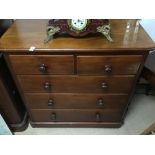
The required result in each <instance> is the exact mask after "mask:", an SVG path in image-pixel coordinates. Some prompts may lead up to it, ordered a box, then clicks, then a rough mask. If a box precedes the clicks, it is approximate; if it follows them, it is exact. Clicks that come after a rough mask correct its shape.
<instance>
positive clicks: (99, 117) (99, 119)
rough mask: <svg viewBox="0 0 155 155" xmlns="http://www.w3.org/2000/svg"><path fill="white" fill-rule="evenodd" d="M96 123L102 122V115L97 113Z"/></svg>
mask: <svg viewBox="0 0 155 155" xmlns="http://www.w3.org/2000/svg"><path fill="white" fill-rule="evenodd" d="M96 121H97V122H99V121H101V115H100V113H96Z"/></svg>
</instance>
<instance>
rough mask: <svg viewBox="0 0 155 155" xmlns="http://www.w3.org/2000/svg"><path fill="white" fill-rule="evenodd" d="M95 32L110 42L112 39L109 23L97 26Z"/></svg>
mask: <svg viewBox="0 0 155 155" xmlns="http://www.w3.org/2000/svg"><path fill="white" fill-rule="evenodd" d="M97 32H99V33H102V34H103V35H104V36H105V37H106V38H107V39H108V40H109V41H110V42H112V41H113V40H112V38H111V36H110V25H103V26H98V27H97Z"/></svg>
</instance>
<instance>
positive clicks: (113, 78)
mask: <svg viewBox="0 0 155 155" xmlns="http://www.w3.org/2000/svg"><path fill="white" fill-rule="evenodd" d="M135 22H136V21H135ZM46 23H47V21H46V20H17V21H16V22H15V24H14V25H13V26H12V29H10V30H9V31H8V32H7V33H6V34H5V35H4V37H3V38H2V45H1V46H2V47H3V48H2V51H3V52H4V54H5V58H6V61H7V63H8V66H9V68H10V71H11V72H12V76H13V77H14V79H15V81H16V84H17V87H18V89H19V90H20V93H21V95H22V97H23V100H24V103H25V105H26V108H27V111H28V113H29V116H30V122H31V125H32V126H33V127H120V126H121V125H122V123H123V120H124V117H125V114H126V111H127V108H128V105H129V103H130V101H131V99H132V96H133V93H134V88H135V85H136V82H137V80H138V77H139V75H140V73H141V70H142V68H143V65H144V62H145V59H146V56H147V54H148V52H149V50H151V49H152V45H153V43H152V41H151V40H150V39H149V37H148V36H147V34H146V33H145V32H144V31H143V30H142V28H141V27H140V28H139V33H138V35H137V40H135V34H134V33H133V31H134V26H133V27H132V29H131V30H130V31H131V35H130V38H128V40H125V30H126V26H127V24H128V20H111V27H112V34H113V35H112V37H113V40H114V42H113V43H109V42H108V41H107V40H106V39H104V38H102V36H96V37H88V38H82V39H75V38H70V37H69V38H64V37H60V38H56V39H54V40H53V41H51V42H50V43H48V44H44V43H43V39H44V37H45V35H44V30H45V27H46ZM132 24H133V21H132ZM17 27H18V33H17V32H14V31H13V30H14V29H16V28H17ZM130 31H128V32H130ZM29 32H31V33H29ZM9 34H10V35H12V37H10V36H9ZM131 37H134V41H132V40H131V39H132V38H131ZM142 38H143V39H142ZM13 41H14V44H13V43H11V42H13ZM144 42H145V43H144ZM31 46H35V47H36V49H35V50H34V51H33V52H31V51H29V47H31Z"/></svg>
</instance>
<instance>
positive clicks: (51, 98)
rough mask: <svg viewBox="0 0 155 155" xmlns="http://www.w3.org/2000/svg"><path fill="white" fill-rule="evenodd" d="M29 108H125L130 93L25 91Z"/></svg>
mask: <svg viewBox="0 0 155 155" xmlns="http://www.w3.org/2000/svg"><path fill="white" fill-rule="evenodd" d="M25 98H26V103H27V106H28V107H29V109H96V108H101V109H124V108H125V106H126V105H127V103H128V102H127V100H128V95H123V94H122V95H120V94H119V95H114V94H113V95H108V94H107V95H103V94H48V93H25Z"/></svg>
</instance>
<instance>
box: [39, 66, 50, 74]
mask: <svg viewBox="0 0 155 155" xmlns="http://www.w3.org/2000/svg"><path fill="white" fill-rule="evenodd" d="M47 69H48V67H47V65H45V64H41V65H40V67H39V70H40V71H41V72H43V73H44V72H46V71H47Z"/></svg>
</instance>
